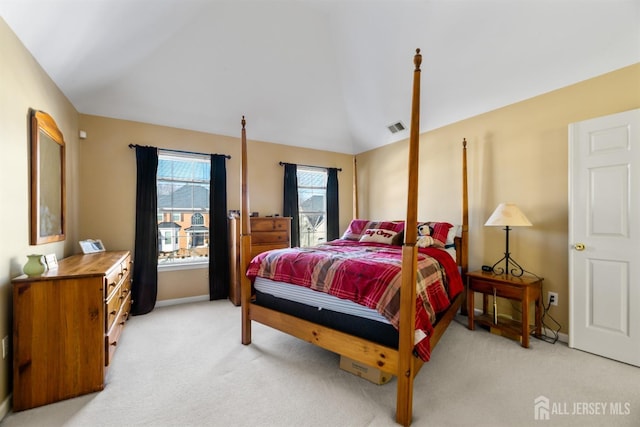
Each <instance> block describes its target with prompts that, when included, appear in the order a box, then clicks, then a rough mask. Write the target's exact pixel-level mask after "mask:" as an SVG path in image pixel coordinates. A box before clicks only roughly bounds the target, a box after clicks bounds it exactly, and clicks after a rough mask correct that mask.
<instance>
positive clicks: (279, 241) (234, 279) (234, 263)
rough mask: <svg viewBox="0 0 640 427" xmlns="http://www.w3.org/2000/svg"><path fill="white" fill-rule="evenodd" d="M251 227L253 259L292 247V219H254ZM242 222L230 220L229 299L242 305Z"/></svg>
mask: <svg viewBox="0 0 640 427" xmlns="http://www.w3.org/2000/svg"><path fill="white" fill-rule="evenodd" d="M250 226H251V258H253V257H255V256H256V255H258V254H260V253H262V252H266V251H270V250H272V249H282V248H288V247H289V246H291V218H290V217H253V218H250ZM240 231H241V230H240V220H239V219H235V218H232V219H229V236H230V242H229V244H230V248H229V252H230V254H229V259H230V262H231V284H230V286H229V299H230V300H231V302H233V303H234V304H235V305H240V277H241V276H240V274H241V272H240Z"/></svg>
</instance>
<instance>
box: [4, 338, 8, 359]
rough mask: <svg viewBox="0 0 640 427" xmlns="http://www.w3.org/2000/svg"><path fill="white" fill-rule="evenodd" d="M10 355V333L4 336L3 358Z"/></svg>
mask: <svg viewBox="0 0 640 427" xmlns="http://www.w3.org/2000/svg"><path fill="white" fill-rule="evenodd" d="M8 355H9V335H7V336H6V337H4V338H2V358H3V359H6V358H7V356H8Z"/></svg>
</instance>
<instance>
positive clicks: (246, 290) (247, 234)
mask: <svg viewBox="0 0 640 427" xmlns="http://www.w3.org/2000/svg"><path fill="white" fill-rule="evenodd" d="M241 123H242V165H241V167H242V175H241V186H242V206H241V210H240V273H241V274H240V283H241V285H240V302H241V304H242V310H241V311H242V344H245V345H247V344H251V319H250V318H249V303H250V302H251V281H250V280H249V278H248V277H247V276H246V274H244V273H245V272H246V271H247V267H249V261H250V256H251V223H250V222H249V186H248V185H247V181H248V178H247V131H246V129H245V125H246V123H247V122H246V120H245V119H244V116H242V122H241Z"/></svg>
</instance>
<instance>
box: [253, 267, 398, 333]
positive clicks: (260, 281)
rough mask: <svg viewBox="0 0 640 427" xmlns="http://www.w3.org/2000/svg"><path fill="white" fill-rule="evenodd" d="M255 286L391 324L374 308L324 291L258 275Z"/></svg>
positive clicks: (261, 289)
mask: <svg viewBox="0 0 640 427" xmlns="http://www.w3.org/2000/svg"><path fill="white" fill-rule="evenodd" d="M254 286H255V289H256V290H257V291H260V292H262V293H264V294H269V295H272V296H274V297H276V298H282V299H287V300H289V301H293V302H297V303H300V304H304V305H307V306H310V307H314V308H316V309H317V310H331V311H334V312H337V313H343V314H347V315H350V316H357V317H361V318H364V319H368V320H373V321H376V322H381V323H387V324H390V323H389V321H388V320H387V319H386V318H385V317H384V316H383V315H381V314H380V313H378V312H377V311H375V310H374V309H372V308H369V307H365V306H363V305H360V304H357V303H355V302H353V301H349V300H346V299H341V298H337V297H335V296H333V295H329V294H325V293H323V292H318V291H314V290H313V289H309V288H306V287H304V286H292V285H289V284H287V283H282V282H275V281H273V280H270V279H265V278H263V277H256V279H255V282H254Z"/></svg>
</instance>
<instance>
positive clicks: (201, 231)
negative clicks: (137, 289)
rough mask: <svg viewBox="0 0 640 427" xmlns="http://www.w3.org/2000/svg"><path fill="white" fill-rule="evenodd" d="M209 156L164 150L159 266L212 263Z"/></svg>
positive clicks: (161, 159)
mask: <svg viewBox="0 0 640 427" xmlns="http://www.w3.org/2000/svg"><path fill="white" fill-rule="evenodd" d="M210 177H211V162H210V158H209V156H202V155H197V154H186V153H185V154H182V153H179V154H177V153H174V152H168V151H164V152H163V151H162V150H160V152H159V155H158V175H157V182H158V265H159V266H163V265H176V264H190V263H191V264H193V263H208V257H209V191H210V182H209V180H210Z"/></svg>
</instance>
